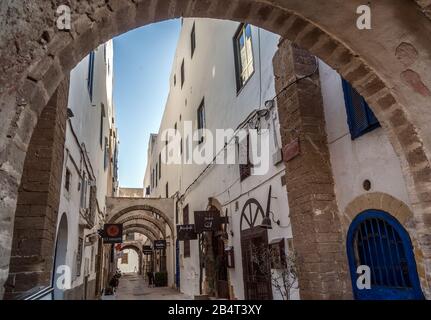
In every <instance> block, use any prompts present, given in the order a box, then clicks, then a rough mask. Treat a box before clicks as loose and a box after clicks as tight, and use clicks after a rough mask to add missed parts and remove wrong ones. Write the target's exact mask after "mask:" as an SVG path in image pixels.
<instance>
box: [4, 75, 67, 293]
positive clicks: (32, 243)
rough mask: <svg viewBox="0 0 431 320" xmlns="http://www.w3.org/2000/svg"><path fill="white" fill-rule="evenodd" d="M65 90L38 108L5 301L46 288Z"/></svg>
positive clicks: (52, 246)
mask: <svg viewBox="0 0 431 320" xmlns="http://www.w3.org/2000/svg"><path fill="white" fill-rule="evenodd" d="M68 92H69V81H68V79H66V80H64V81H63V82H62V84H61V85H60V87H59V88H58V89H57V91H56V92H55V94H54V95H53V96H52V98H51V99H50V101H49V103H48V105H47V106H46V107H45V108H44V109H43V111H42V114H41V116H40V118H39V121H38V123H37V126H36V128H35V130H34V131H33V135H32V137H31V142H30V146H29V149H28V152H27V156H26V159H25V163H24V171H23V176H22V180H21V185H20V187H19V193H18V204H17V209H16V212H15V225H14V237H13V244H12V254H11V260H10V269H9V278H8V281H7V283H6V296H5V298H13V297H15V296H16V295H19V294H21V293H23V292H25V291H27V290H29V289H31V288H33V287H35V286H40V285H44V286H49V285H50V281H51V276H52V266H53V263H54V257H53V255H54V249H55V239H56V226H57V217H58V206H59V201H60V199H59V198H60V188H61V181H62V167H63V153H64V140H65V128H66V110H67V101H68Z"/></svg>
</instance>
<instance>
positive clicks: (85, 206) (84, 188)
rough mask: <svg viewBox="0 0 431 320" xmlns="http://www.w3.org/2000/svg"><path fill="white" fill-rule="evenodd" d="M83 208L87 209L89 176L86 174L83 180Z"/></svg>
mask: <svg viewBox="0 0 431 320" xmlns="http://www.w3.org/2000/svg"><path fill="white" fill-rule="evenodd" d="M81 208H87V176H86V174H85V172H84V173H83V174H82V178H81Z"/></svg>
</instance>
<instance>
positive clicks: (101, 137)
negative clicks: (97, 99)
mask: <svg viewBox="0 0 431 320" xmlns="http://www.w3.org/2000/svg"><path fill="white" fill-rule="evenodd" d="M103 118H105V106H104V105H103V103H101V104H100V132H99V144H100V148H102V146H103V145H102V144H103Z"/></svg>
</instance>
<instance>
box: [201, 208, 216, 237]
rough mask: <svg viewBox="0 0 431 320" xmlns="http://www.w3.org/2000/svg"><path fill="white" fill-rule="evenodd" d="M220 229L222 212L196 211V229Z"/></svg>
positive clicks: (202, 230)
mask: <svg viewBox="0 0 431 320" xmlns="http://www.w3.org/2000/svg"><path fill="white" fill-rule="evenodd" d="M219 229H220V213H219V212H218V211H195V231H196V233H202V232H205V231H218V230H219Z"/></svg>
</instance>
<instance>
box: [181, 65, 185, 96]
mask: <svg viewBox="0 0 431 320" xmlns="http://www.w3.org/2000/svg"><path fill="white" fill-rule="evenodd" d="M184 77H185V75H184V59H183V62H182V63H181V89H182V88H183V85H184V81H185V79H184Z"/></svg>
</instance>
